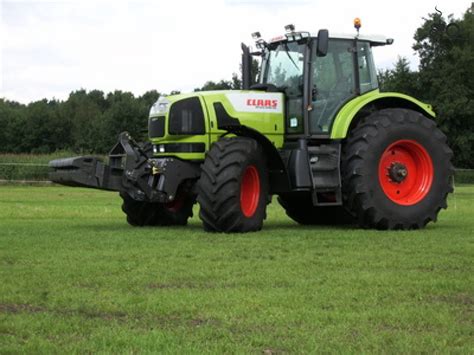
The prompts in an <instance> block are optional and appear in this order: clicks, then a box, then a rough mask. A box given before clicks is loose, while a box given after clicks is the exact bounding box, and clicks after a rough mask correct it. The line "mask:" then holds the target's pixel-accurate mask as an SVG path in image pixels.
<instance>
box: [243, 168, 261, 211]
mask: <svg viewBox="0 0 474 355" xmlns="http://www.w3.org/2000/svg"><path fill="white" fill-rule="evenodd" d="M259 200H260V177H259V176H258V170H257V168H256V167H255V166H254V165H249V166H247V168H246V169H245V171H244V173H243V175H242V181H241V183H240V209H241V210H242V213H243V214H244V216H245V217H252V216H253V215H254V214H255V211H256V210H257V207H258V201H259Z"/></svg>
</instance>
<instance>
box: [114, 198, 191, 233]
mask: <svg viewBox="0 0 474 355" xmlns="http://www.w3.org/2000/svg"><path fill="white" fill-rule="evenodd" d="M120 197H122V199H123V203H122V211H123V212H124V213H125V214H126V215H127V222H128V223H129V224H130V225H132V226H136V227H142V226H173V225H177V226H184V225H186V224H187V223H188V218H189V217H192V216H193V204H194V198H193V197H192V196H189V195H184V194H183V195H179V194H178V196H177V197H176V199H175V200H174V201H173V202H170V203H156V202H153V203H152V202H143V201H136V200H134V199H133V198H131V197H130V195H128V194H127V193H126V192H121V193H120Z"/></svg>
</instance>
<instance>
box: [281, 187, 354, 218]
mask: <svg viewBox="0 0 474 355" xmlns="http://www.w3.org/2000/svg"><path fill="white" fill-rule="evenodd" d="M278 202H279V203H280V205H281V206H282V207H283V208H284V209H285V212H286V214H287V216H288V217H290V218H291V219H292V220H294V221H295V222H297V223H299V224H303V225H341V224H351V223H355V220H354V218H353V217H352V216H351V215H350V214H349V213H348V212H347V211H346V210H345V209H344V207H342V206H314V205H313V201H312V199H311V196H310V195H308V194H305V195H301V196H296V195H292V196H279V197H278Z"/></svg>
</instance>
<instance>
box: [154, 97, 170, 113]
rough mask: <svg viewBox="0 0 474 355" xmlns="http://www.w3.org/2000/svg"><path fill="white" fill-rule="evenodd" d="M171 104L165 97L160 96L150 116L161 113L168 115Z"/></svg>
mask: <svg viewBox="0 0 474 355" xmlns="http://www.w3.org/2000/svg"><path fill="white" fill-rule="evenodd" d="M169 104H170V102H169V101H168V99H167V98H166V97H164V96H160V97H159V98H158V100H157V101H156V102H155V103H154V104H153V106H152V107H151V109H150V116H152V115H157V114H160V113H166V112H167V111H168V107H169Z"/></svg>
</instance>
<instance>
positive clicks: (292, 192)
mask: <svg viewBox="0 0 474 355" xmlns="http://www.w3.org/2000/svg"><path fill="white" fill-rule="evenodd" d="M357 25H358V27H357ZM359 27H360V22H359V23H358V24H356V28H357V29H358V28H359ZM286 31H287V33H286V34H285V35H283V36H280V37H276V38H274V39H272V40H270V41H269V42H266V41H264V40H263V39H262V38H261V37H260V34H259V33H254V34H253V36H254V39H255V40H256V45H257V48H258V51H255V52H251V51H250V49H249V47H247V46H246V45H244V44H242V50H243V55H242V71H243V90H229V91H210V92H195V93H191V94H184V95H173V96H168V97H160V98H159V99H158V101H157V102H156V103H155V104H154V105H153V107H152V108H151V110H150V117H149V121H148V135H149V141H148V142H145V143H137V142H135V141H134V140H133V139H132V138H131V137H130V135H129V134H128V133H122V134H121V135H120V137H119V142H118V143H117V145H116V146H115V147H114V148H113V149H112V150H111V152H110V154H109V157H108V162H107V163H105V162H103V161H101V160H99V159H97V158H95V157H92V156H82V157H75V158H67V159H61V160H54V161H51V162H50V167H51V168H52V172H51V176H50V178H51V180H52V181H55V182H57V183H60V184H64V185H68V186H82V187H91V188H98V189H105V190H112V191H118V192H119V193H120V196H121V197H122V199H123V205H122V209H123V211H124V212H125V214H126V215H127V221H128V222H129V223H130V224H131V225H133V226H147V225H185V224H186V223H187V220H188V218H189V217H191V216H192V208H193V205H194V204H195V203H196V202H197V203H199V206H200V213H199V216H200V218H201V220H202V222H203V225H204V229H205V230H207V231H213V232H250V231H257V230H260V229H261V228H262V225H263V221H264V219H265V217H266V207H267V204H268V203H269V202H270V201H271V196H272V195H278V201H279V203H280V204H281V205H282V206H283V208H284V209H285V210H286V213H287V215H288V216H289V217H290V218H292V219H293V220H295V221H296V222H298V223H300V224H306V225H308V224H338V223H358V224H359V225H360V226H362V227H366V228H377V229H415V228H422V227H424V226H425V225H426V224H427V223H428V222H430V221H436V218H437V215H438V212H439V211H440V209H441V208H446V207H447V205H446V199H447V195H448V193H449V192H451V191H452V175H453V168H452V165H451V158H452V152H451V150H450V149H449V147H448V146H447V143H446V136H445V135H444V134H443V133H442V132H441V131H440V130H439V129H438V128H437V127H436V124H435V123H434V121H433V117H434V115H435V114H434V112H433V111H432V109H431V107H430V106H429V105H426V104H424V103H422V102H420V101H418V100H416V99H414V98H412V97H409V96H407V95H403V94H400V93H382V92H380V91H379V90H378V82H377V77H376V70H375V66H374V62H373V58H372V48H374V47H377V46H383V45H387V44H391V43H392V42H393V41H392V40H390V39H385V38H382V37H370V36H359V35H357V36H333V37H331V38H329V35H328V31H327V30H320V31H319V32H318V34H317V35H311V34H310V33H308V32H297V31H295V29H294V26H292V25H290V26H287V27H286ZM252 57H258V58H260V59H261V66H260V72H259V75H258V79H257V80H256V82H254V80H253V79H254V78H252V77H251V71H250V67H251V65H250V64H251V61H252Z"/></svg>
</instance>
